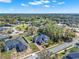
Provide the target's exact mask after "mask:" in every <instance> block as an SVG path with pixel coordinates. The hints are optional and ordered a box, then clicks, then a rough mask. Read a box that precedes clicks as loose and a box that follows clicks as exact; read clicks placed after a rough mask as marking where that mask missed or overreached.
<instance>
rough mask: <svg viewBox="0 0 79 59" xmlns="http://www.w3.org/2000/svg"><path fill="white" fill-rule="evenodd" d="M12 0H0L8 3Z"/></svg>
mask: <svg viewBox="0 0 79 59" xmlns="http://www.w3.org/2000/svg"><path fill="white" fill-rule="evenodd" d="M11 1H12V0H0V2H4V3H10V2H11Z"/></svg>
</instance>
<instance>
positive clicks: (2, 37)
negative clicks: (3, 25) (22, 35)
mask: <svg viewBox="0 0 79 59" xmlns="http://www.w3.org/2000/svg"><path fill="white" fill-rule="evenodd" d="M8 38H9V37H8V36H6V35H0V41H5V40H6V39H8Z"/></svg>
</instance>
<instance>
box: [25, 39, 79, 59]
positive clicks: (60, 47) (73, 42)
mask: <svg viewBox="0 0 79 59" xmlns="http://www.w3.org/2000/svg"><path fill="white" fill-rule="evenodd" d="M77 42H79V40H78V39H73V41H72V42H70V43H69V42H68V43H63V44H60V45H58V46H56V47H55V48H50V49H49V51H53V53H57V52H59V51H62V50H64V49H65V48H67V47H69V46H71V45H74V44H75V43H77ZM24 59H35V56H32V55H31V56H30V57H28V58H24Z"/></svg>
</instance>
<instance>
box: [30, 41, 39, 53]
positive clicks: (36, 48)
mask: <svg viewBox="0 0 79 59" xmlns="http://www.w3.org/2000/svg"><path fill="white" fill-rule="evenodd" d="M29 45H30V47H31V49H32V51H33V52H37V51H39V49H38V47H37V46H36V45H35V44H34V43H29Z"/></svg>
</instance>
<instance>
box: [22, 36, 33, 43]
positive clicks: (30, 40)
mask: <svg viewBox="0 0 79 59" xmlns="http://www.w3.org/2000/svg"><path fill="white" fill-rule="evenodd" d="M23 37H24V38H25V40H26V41H28V42H32V40H33V37H32V36H28V37H25V36H23Z"/></svg>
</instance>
